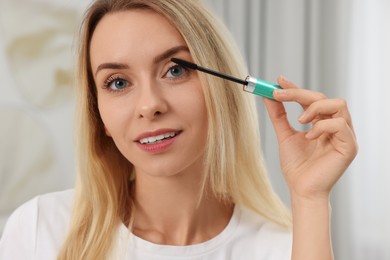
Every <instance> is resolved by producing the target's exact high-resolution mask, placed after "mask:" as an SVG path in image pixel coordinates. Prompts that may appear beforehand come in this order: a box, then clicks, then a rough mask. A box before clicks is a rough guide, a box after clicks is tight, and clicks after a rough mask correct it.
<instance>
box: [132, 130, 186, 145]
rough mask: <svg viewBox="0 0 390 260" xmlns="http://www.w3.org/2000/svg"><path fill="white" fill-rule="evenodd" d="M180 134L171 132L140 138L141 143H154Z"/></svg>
mask: <svg viewBox="0 0 390 260" xmlns="http://www.w3.org/2000/svg"><path fill="white" fill-rule="evenodd" d="M177 134H178V132H170V133H166V134H160V135H156V136H150V137H145V138H142V139H140V140H139V142H140V143H141V144H153V143H156V142H161V141H163V140H166V139H170V138H172V137H175V136H176V135H177Z"/></svg>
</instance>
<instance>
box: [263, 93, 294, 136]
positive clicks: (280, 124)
mask: <svg viewBox="0 0 390 260" xmlns="http://www.w3.org/2000/svg"><path fill="white" fill-rule="evenodd" d="M263 100H264V104H265V107H266V108H267V111H268V115H269V117H270V119H271V122H272V125H273V127H274V129H275V132H276V136H277V138H278V140H279V142H281V141H282V140H284V139H285V138H287V137H289V136H290V135H292V134H294V133H295V132H296V131H295V129H294V128H293V127H292V126H291V125H290V123H289V121H288V118H287V113H286V110H285V108H284V105H283V104H282V103H281V102H275V101H273V100H270V99H268V98H263Z"/></svg>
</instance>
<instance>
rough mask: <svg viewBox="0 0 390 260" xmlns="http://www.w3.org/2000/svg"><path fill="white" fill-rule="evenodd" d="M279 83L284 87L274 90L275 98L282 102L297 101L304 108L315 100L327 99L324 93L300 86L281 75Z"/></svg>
mask: <svg viewBox="0 0 390 260" xmlns="http://www.w3.org/2000/svg"><path fill="white" fill-rule="evenodd" d="M278 83H279V85H280V86H281V87H282V88H283V89H277V90H275V91H274V98H275V99H276V100H277V101H280V102H292V101H293V102H297V103H299V104H300V105H301V106H302V107H303V108H306V107H307V106H309V105H311V104H312V103H313V102H315V101H318V100H322V99H326V96H325V95H324V94H323V93H320V92H315V91H311V90H307V89H301V88H298V87H297V86H296V85H295V84H294V83H292V82H290V81H288V80H286V79H285V78H284V77H282V76H280V77H279V78H278Z"/></svg>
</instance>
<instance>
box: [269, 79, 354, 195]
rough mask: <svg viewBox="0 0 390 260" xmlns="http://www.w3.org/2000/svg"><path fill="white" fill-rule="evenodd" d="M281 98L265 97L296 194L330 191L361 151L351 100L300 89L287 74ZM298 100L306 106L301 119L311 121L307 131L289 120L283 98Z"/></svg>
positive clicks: (278, 93)
mask: <svg viewBox="0 0 390 260" xmlns="http://www.w3.org/2000/svg"><path fill="white" fill-rule="evenodd" d="M278 83H279V85H280V86H281V87H282V88H283V89H282V90H279V91H275V92H274V98H275V100H277V101H280V102H277V101H273V100H269V99H264V102H265V105H266V107H267V110H268V113H269V116H270V118H271V121H272V124H273V126H274V128H275V131H276V136H277V139H278V144H279V155H280V163H281V168H282V171H283V174H284V177H285V179H286V181H287V184H288V186H289V189H290V193H291V194H292V196H299V197H301V198H308V199H313V198H314V199H316V198H321V197H322V198H328V197H329V193H330V191H331V189H332V187H333V186H334V184H335V183H336V182H337V180H338V179H339V178H340V177H341V176H342V174H343V173H344V171H345V170H346V169H347V167H348V166H349V164H350V163H351V162H352V160H353V159H354V157H355V156H356V154H357V150H358V148H357V143H356V138H355V133H354V130H353V126H352V121H351V116H350V114H349V111H348V107H347V104H346V102H345V101H344V100H342V99H328V98H326V97H325V96H324V95H323V94H321V93H318V92H313V91H309V90H305V89H300V88H298V87H297V86H295V85H294V84H293V83H291V82H289V81H287V80H286V79H284V78H283V77H279V78H278ZM291 101H292V102H297V103H299V104H300V105H301V106H302V108H303V109H304V113H303V114H302V115H301V116H300V118H299V121H300V123H302V124H308V123H311V124H312V127H311V129H309V130H308V131H307V132H306V131H305V132H299V131H296V130H295V129H294V128H293V127H292V126H291V125H290V123H289V122H288V119H287V114H286V111H285V108H284V105H283V103H282V102H291Z"/></svg>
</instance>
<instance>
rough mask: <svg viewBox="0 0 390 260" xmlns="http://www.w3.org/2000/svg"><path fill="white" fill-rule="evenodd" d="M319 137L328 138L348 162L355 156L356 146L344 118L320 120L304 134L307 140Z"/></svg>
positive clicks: (352, 133)
mask: <svg viewBox="0 0 390 260" xmlns="http://www.w3.org/2000/svg"><path fill="white" fill-rule="evenodd" d="M321 136H326V137H328V138H330V142H332V143H333V147H335V148H336V149H337V151H338V152H339V153H340V154H343V155H344V156H345V157H347V158H349V159H350V161H352V159H353V158H354V157H355V156H356V154H357V149H358V148H357V147H358V146H357V142H356V138H355V134H354V132H353V129H352V128H351V127H350V126H349V124H348V123H347V121H346V120H345V119H344V118H342V117H338V118H331V119H325V120H320V121H318V122H317V123H315V124H314V125H313V127H312V128H311V129H310V130H309V131H308V132H307V134H306V138H308V139H317V138H320V137H321ZM351 144H353V145H351Z"/></svg>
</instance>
